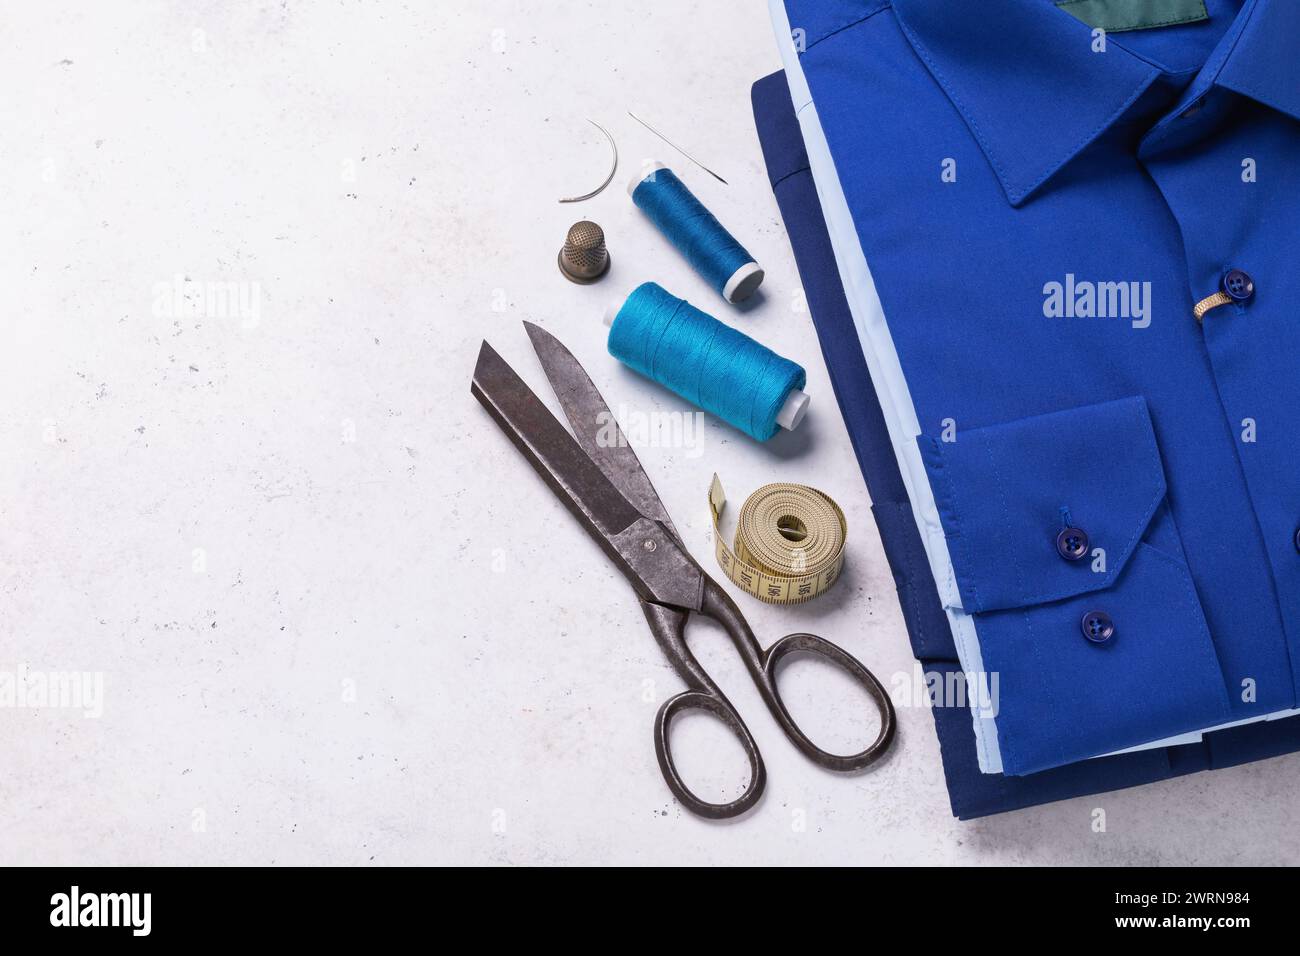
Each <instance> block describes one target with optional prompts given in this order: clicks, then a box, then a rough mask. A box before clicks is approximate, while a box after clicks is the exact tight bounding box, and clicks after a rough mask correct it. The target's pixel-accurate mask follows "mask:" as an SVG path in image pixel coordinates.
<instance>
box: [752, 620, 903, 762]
mask: <svg viewBox="0 0 1300 956" xmlns="http://www.w3.org/2000/svg"><path fill="white" fill-rule="evenodd" d="M791 654H812V655H815V656H817V657H821V658H823V659H825V660H827V661H829V662H830V663H832V664H834V665H836V666H838V667H839V668H840V669H841V670H843V671H845V672H846V673H847V674H848V675H849V676H850V677H852V678H853V679H854V681H856V682H857V684H858V685H859V686H861V687H862V688H863V689H864V690H865V691H866V692H867V694H868V695H869V696H870V697H871V699H872V702H873V703H874V704H875V705H876V710H877V711H878V712H879V714H880V730H879V731H878V732H877V733H876V739H875V740H874V741H873V742H872V743H871V745H870V746H868V747H867V748H866V749H865V750H861V751H859V752H858V753H855V754H835V753H831V752H830V751H828V750H823V749H822V748H821V747H818V746H817V745H816V744H815V743H813V742H812V741H811V740H810V739H809V738H808V736H807V735H806V734H804V732H803V731H802V730H800V729H799V725H798V724H796V723H795V721H794V718H793V717H791V716H790V712H789V711H788V710H787V709H786V706H785V702H784V701H783V700H782V699H781V689H780V685H779V683H778V682H777V679H776V671H777V667H778V666H779V665H780V663H781V661H782V660H783V659H785V658H786V657H788V656H789V655H791ZM762 668H763V677H764V680H763V682H762V683H763V685H765V690H767V691H769V692H770V696H769V694H767V693H765V694H764V697H765V699H767V702H768V706H769V708H770V709H771V710H772V713H773V715H774V716H775V717H776V719H777V722H778V723H779V724H780V725H781V729H782V730H784V731H785V734H786V736H787V737H788V738H789V739H790V742H791V743H793V744H794V745H795V746H796V747H798V748H799V750H800V751H801V752H802V753H803V754H804V756H806V757H807V758H808V759H809V760H811V761H812V762H813V763H815V764H817V765H818V766H819V767H824V768H825V769H827V770H834V771H837V772H840V773H852V772H854V771H857V770H862V769H864V768H866V767H869V766H871V765H872V764H873V763H875V762H876V761H877V760H879V759H880V758H881V757H883V756H884V755H885V752H886V751H888V750H889V745H890V744H892V743H893V741H894V733H895V731H896V728H897V718H896V716H895V714H894V704H893V702H892V701H891V700H890V699H889V694H888V693H887V692H886V691H885V688H884V686H883V685H882V684H881V683H880V681H879V680H877V679H876V675H875V674H873V673H871V671H869V670H867V668H866V666H865V665H863V663H862V662H861V661H859V660H858V659H857V658H856V657H854V656H853V655H852V654H850V653H849V652H848V651H846V650H844V648H842V647H840V646H839V645H838V644H832V643H831V642H830V641H828V640H826V639H824V638H821V637H818V636H817V635H816V634H787V635H786V636H785V637H783V638H781V639H780V640H779V641H777V642H776V643H775V644H773V645H772V646H771V647H769V648H768V649H767V650H765V651H763V654H762Z"/></svg>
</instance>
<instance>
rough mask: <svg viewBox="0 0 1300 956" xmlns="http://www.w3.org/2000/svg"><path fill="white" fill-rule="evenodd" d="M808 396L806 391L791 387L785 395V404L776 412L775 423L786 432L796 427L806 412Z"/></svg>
mask: <svg viewBox="0 0 1300 956" xmlns="http://www.w3.org/2000/svg"><path fill="white" fill-rule="evenodd" d="M808 398H809V396H808V393H807V392H805V391H803V389H799V388H794V389H791V390H790V394H789V395H787V396H786V397H785V404H784V405H782V406H781V410H780V411H779V412H777V413H776V423H777V424H778V425H780V426H781V427H782V428H784V429H785V430H786V431H788V432H792V431H794V430H795V429H796V428H798V427H799V423H800V422H801V421H803V417H804V415H805V414H807V412H808Z"/></svg>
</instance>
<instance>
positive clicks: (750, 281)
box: [722, 262, 763, 304]
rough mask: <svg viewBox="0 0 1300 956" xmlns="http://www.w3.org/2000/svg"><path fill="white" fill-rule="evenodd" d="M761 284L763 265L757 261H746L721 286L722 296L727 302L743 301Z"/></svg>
mask: <svg viewBox="0 0 1300 956" xmlns="http://www.w3.org/2000/svg"><path fill="white" fill-rule="evenodd" d="M762 284H763V267H762V266H760V265H759V264H758V263H757V262H746V263H745V264H744V265H743V266H741V267H740V268H739V269H737V270H736V271H735V272H733V273H732V274H731V278H730V279H728V280H727V284H726V285H725V286H723V287H722V297H723V298H724V299H726V300H727V301H728V302H731V303H733V304H734V303H736V302H744V301H745V300H746V299H748V298H749V297H750V296H751V295H753V294H754V293H755V292H756V291H757V290H758V287H759V286H760V285H762Z"/></svg>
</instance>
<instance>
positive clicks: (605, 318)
mask: <svg viewBox="0 0 1300 956" xmlns="http://www.w3.org/2000/svg"><path fill="white" fill-rule="evenodd" d="M621 308H623V306H622V304H621V303H618V302H614V303H611V304H609V305H607V306H605V314H604V315H602V316H601V319H600V320H601V322H603V323H604V324H605V328H607V329H612V328H613V327H614V318H615V317H616V316H617V315H618V310H619V309H621Z"/></svg>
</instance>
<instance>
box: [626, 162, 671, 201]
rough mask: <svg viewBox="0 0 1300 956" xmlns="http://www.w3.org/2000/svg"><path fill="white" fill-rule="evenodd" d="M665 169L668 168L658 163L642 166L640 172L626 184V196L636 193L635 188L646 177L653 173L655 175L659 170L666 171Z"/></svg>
mask: <svg viewBox="0 0 1300 956" xmlns="http://www.w3.org/2000/svg"><path fill="white" fill-rule="evenodd" d="M667 168H668V167H667V166H665V165H664V164H663V163H659V162H655V163H651V164H650V165H649V166H643V167H642V168H641V172H639V173H637V174H636V176H635V177H634V178H633V179H632V181H631V182H630V183H628V184H627V194H628V195H629V196H631V195H632V194H633V193H634V192H636V187H638V186H640V185H641V181H642V180H643V179H645V178H646V177H647V176H650V175H652V174H653V173H657V172H659V170H661V169H667Z"/></svg>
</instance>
